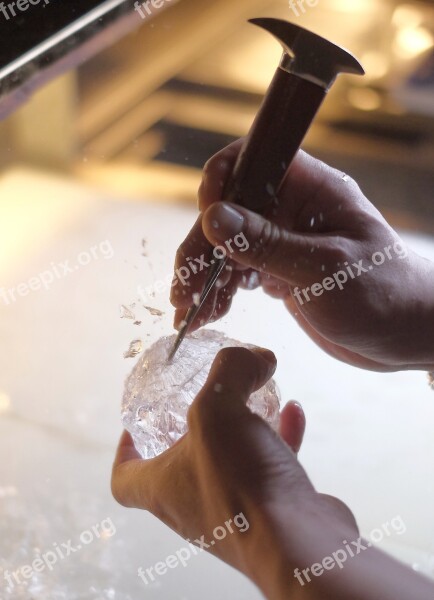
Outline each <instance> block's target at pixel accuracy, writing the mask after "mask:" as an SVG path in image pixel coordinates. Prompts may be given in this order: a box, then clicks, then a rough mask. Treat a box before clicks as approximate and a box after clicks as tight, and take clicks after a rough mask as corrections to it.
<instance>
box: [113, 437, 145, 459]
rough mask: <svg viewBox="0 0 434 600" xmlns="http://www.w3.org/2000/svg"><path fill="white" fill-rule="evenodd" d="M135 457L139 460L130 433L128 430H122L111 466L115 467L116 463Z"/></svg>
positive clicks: (139, 457)
mask: <svg viewBox="0 0 434 600" xmlns="http://www.w3.org/2000/svg"><path fill="white" fill-rule="evenodd" d="M136 459H139V460H140V459H141V456H140V454H139V452H137V450H136V448H135V446H134V442H133V438H132V437H131V435H130V434H129V433H128V431H124V432H123V433H122V436H121V439H120V441H119V445H118V449H117V452H116V457H115V462H114V464H113V467H117V466H118V465H121V464H123V463H125V462H128V461H129V460H136Z"/></svg>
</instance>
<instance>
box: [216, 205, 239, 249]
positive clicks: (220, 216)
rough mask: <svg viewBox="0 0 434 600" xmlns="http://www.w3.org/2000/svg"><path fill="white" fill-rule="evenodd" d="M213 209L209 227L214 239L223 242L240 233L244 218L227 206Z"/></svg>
mask: <svg viewBox="0 0 434 600" xmlns="http://www.w3.org/2000/svg"><path fill="white" fill-rule="evenodd" d="M213 208H214V210H213V218H212V221H211V227H212V230H213V232H214V235H215V237H216V238H218V239H219V240H223V241H225V240H228V239H230V238H231V237H233V236H235V235H237V234H238V233H241V232H242V230H243V225H244V217H243V215H242V214H241V213H239V212H238V211H237V210H235V208H232V206H228V205H227V204H218V205H214V207H213Z"/></svg>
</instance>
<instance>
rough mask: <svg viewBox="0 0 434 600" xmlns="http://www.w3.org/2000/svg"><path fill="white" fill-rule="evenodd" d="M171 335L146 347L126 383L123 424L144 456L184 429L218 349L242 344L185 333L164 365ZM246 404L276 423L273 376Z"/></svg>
mask: <svg viewBox="0 0 434 600" xmlns="http://www.w3.org/2000/svg"><path fill="white" fill-rule="evenodd" d="M174 340H175V336H170V337H164V338H161V339H160V340H158V341H157V342H156V343H155V344H154V345H153V346H152V347H151V348H149V350H147V351H146V352H145V353H144V354H143V355H142V356H141V357H140V359H139V360H138V362H137V364H136V365H135V367H134V369H133V370H132V372H131V374H130V375H129V377H128V378H127V381H126V384H125V391H124V396H123V402H122V423H123V425H124V427H125V429H127V430H128V431H129V432H130V433H131V435H132V437H133V439H134V444H135V446H136V448H137V450H138V451H139V452H140V454H141V455H142V456H143V458H153V457H154V456H157V455H158V454H161V452H163V451H164V450H167V448H169V447H170V446H172V445H173V444H174V443H175V442H176V441H177V440H178V439H179V438H180V437H182V436H183V435H184V434H185V433H186V432H187V412H188V408H189V407H190V405H191V403H192V402H193V400H194V398H195V397H196V395H197V394H198V393H199V391H200V390H201V388H202V387H203V385H204V383H205V381H206V378H207V376H208V373H209V371H210V368H211V365H212V362H213V360H214V358H215V356H216V354H217V352H218V351H219V350H221V349H222V348H226V347H228V346H232V347H233V346H236V347H242V346H244V344H241V343H240V342H237V341H235V340H231V339H229V338H227V337H226V336H224V335H223V334H222V333H219V332H217V331H209V330H201V331H199V332H197V333H195V334H193V335H192V336H190V337H188V338H187V339H186V340H185V341H184V343H183V344H182V346H181V348H180V350H179V353H178V354H177V355H176V357H175V359H174V361H173V363H171V364H167V357H168V355H169V351H170V349H171V347H172V346H173V343H174ZM247 347H248V346H247ZM223 384H224V382H222V385H223ZM248 406H249V407H250V408H251V410H252V411H253V412H254V413H256V414H258V415H259V416H260V417H262V418H263V419H265V420H266V421H267V422H268V423H269V424H270V425H271V426H272V427H274V428H275V429H276V428H277V425H278V421H279V393H278V390H277V387H276V385H275V383H274V381H273V380H271V381H269V382H268V383H267V384H266V385H265V386H264V387H263V388H262V389H260V390H259V391H257V392H255V393H254V394H252V396H251V397H250V401H249V404H248Z"/></svg>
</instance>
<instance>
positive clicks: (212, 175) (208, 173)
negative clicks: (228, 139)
mask: <svg viewBox="0 0 434 600" xmlns="http://www.w3.org/2000/svg"><path fill="white" fill-rule="evenodd" d="M243 143H244V138H243V139H240V140H237V141H236V142H233V143H232V144H230V145H229V146H227V147H226V148H224V149H223V150H221V151H220V152H218V153H217V154H215V155H214V156H213V157H212V158H210V160H209V161H208V162H207V163H206V165H205V167H204V171H203V178H202V183H201V185H200V188H199V210H200V211H201V212H204V211H205V210H206V209H207V208H208V207H209V206H211V204H213V203H214V202H218V201H219V200H222V199H223V192H224V188H225V185H226V182H227V180H228V179H229V177H230V175H231V173H232V171H233V169H234V166H235V163H236V160H237V158H238V154H239V152H240V150H241V147H242V145H243Z"/></svg>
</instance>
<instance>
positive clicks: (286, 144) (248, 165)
mask: <svg viewBox="0 0 434 600" xmlns="http://www.w3.org/2000/svg"><path fill="white" fill-rule="evenodd" d="M326 95H327V92H326V91H325V90H324V89H323V88H321V87H319V86H318V85H315V84H314V83H311V82H309V81H305V80H304V79H300V78H299V77H297V76H295V75H292V74H291V73H287V72H286V71H285V70H284V69H283V68H282V67H279V68H278V69H277V71H276V74H275V76H274V78H273V81H272V82H271V85H270V88H269V91H268V93H267V95H266V97H265V99H264V101H263V103H262V106H261V108H260V110H259V112H258V114H257V117H256V119H255V121H254V123H253V126H252V129H251V131H250V133H249V135H248V136H247V138H246V141H245V143H244V146H243V148H242V150H241V152H240V155H239V157H238V161H237V163H236V165H235V168H234V171H233V174H232V177H231V179H230V180H229V184H228V187H227V189H226V191H225V195H224V200H225V201H226V202H233V203H235V204H240V205H241V206H244V207H245V208H248V209H250V210H252V211H255V212H259V213H262V212H264V211H265V210H266V209H267V207H268V206H269V205H270V204H271V203H272V202H273V201H275V199H276V195H277V193H278V192H279V189H280V187H281V185H282V182H283V180H284V178H285V176H286V174H287V171H288V167H289V166H290V164H291V162H292V161H293V159H294V157H295V155H296V153H297V151H298V149H299V148H300V146H301V144H302V142H303V139H304V137H305V135H306V133H307V131H308V129H309V126H310V125H311V123H312V121H313V119H314V117H315V115H316V113H317V111H318V109H319V107H320V106H321V104H322V102H323V100H324V98H325V97H326Z"/></svg>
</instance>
